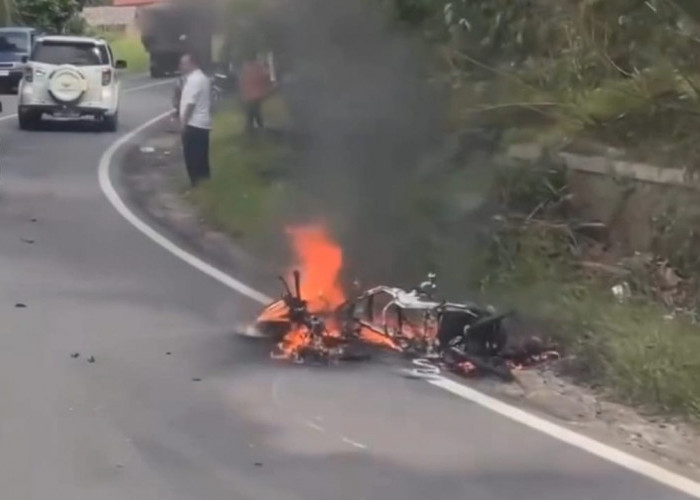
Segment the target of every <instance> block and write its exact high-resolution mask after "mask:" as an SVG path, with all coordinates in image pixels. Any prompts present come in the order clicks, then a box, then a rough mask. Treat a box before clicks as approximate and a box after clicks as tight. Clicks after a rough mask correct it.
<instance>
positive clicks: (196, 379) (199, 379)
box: [192, 377, 202, 382]
mask: <svg viewBox="0 0 700 500" xmlns="http://www.w3.org/2000/svg"><path fill="white" fill-rule="evenodd" d="M201 381H202V379H201V378H198V377H197V378H193V379H192V382H201Z"/></svg>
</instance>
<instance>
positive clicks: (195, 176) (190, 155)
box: [174, 53, 211, 187]
mask: <svg viewBox="0 0 700 500" xmlns="http://www.w3.org/2000/svg"><path fill="white" fill-rule="evenodd" d="M180 71H181V74H182V76H183V82H182V90H181V91H180V102H179V106H178V108H176V110H175V111H174V113H177V114H178V117H179V121H180V128H181V132H182V150H183V153H184V156H185V165H186V167H187V174H188V175H189V178H190V184H191V185H192V187H195V186H196V185H197V184H198V183H199V182H200V181H203V180H206V179H208V178H209V175H210V174H209V131H210V130H211V82H210V81H209V77H207V75H205V74H204V72H203V71H202V70H201V68H200V64H199V60H198V59H197V56H196V55H195V54H193V53H188V54H185V55H183V56H182V58H181V59H180Z"/></svg>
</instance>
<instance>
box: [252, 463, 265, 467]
mask: <svg viewBox="0 0 700 500" xmlns="http://www.w3.org/2000/svg"><path fill="white" fill-rule="evenodd" d="M254 465H255V466H256V467H262V466H263V463H262V462H255V464H254Z"/></svg>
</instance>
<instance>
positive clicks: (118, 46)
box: [110, 36, 149, 73]
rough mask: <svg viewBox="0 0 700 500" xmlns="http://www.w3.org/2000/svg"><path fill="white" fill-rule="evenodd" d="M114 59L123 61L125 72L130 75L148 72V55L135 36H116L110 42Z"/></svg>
mask: <svg viewBox="0 0 700 500" xmlns="http://www.w3.org/2000/svg"><path fill="white" fill-rule="evenodd" d="M110 43H111V45H112V50H113V51H114V57H116V58H117V59H123V60H124V61H126V63H127V71H129V72H130V73H143V72H145V71H148V64H149V61H148V53H147V52H146V49H144V48H143V45H142V44H141V39H140V38H139V37H137V36H117V37H113V38H112V39H111V40H110Z"/></svg>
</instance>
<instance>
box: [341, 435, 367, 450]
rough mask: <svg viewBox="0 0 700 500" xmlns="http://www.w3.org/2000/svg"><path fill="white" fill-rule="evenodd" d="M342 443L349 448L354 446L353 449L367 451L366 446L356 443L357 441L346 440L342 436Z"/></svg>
mask: <svg viewBox="0 0 700 500" xmlns="http://www.w3.org/2000/svg"><path fill="white" fill-rule="evenodd" d="M343 443H346V444H349V445H350V446H354V447H355V448H359V449H361V450H366V449H367V445H364V444H362V443H358V442H357V441H353V440H352V439H350V438H346V437H345V436H343Z"/></svg>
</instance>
